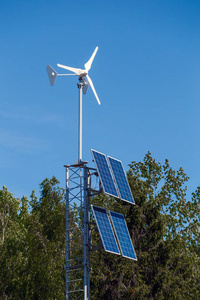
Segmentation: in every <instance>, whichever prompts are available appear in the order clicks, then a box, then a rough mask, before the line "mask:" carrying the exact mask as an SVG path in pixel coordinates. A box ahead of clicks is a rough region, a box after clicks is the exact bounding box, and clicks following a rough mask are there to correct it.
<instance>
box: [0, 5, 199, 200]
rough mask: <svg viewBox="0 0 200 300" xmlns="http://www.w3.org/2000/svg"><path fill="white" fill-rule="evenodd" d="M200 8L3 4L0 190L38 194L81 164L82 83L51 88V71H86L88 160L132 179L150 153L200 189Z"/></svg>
mask: <svg viewBox="0 0 200 300" xmlns="http://www.w3.org/2000/svg"><path fill="white" fill-rule="evenodd" d="M199 16H200V1H193V0H187V1H185V0H179V1H176V0H171V1H170V0H168V1H165V0H163V1H160V0H157V1H156V0H155V1H153V0H146V1H143V0H137V1H136V0H129V1H128V0H124V1H116V0H115V1H105V0H102V1H91V0H88V1H69V0H68V1H67V0H66V1H61V0H57V1H55V0H54V1H51V0H49V1H41V0H40V1H25V0H24V1H22V0H18V1H6V0H1V1H0V37H1V47H0V53H1V55H0V66H1V72H0V183H1V187H0V188H2V186H3V185H5V186H6V187H8V189H9V191H10V192H12V193H13V194H14V196H16V197H22V195H25V196H27V197H29V196H30V194H31V191H32V189H36V193H37V195H39V183H41V181H42V180H43V179H45V178H46V177H48V178H51V177H52V176H53V175H55V176H56V177H57V178H58V179H59V180H60V182H61V186H63V187H64V183H65V169H64V167H63V165H64V164H73V163H74V162H75V161H76V160H77V156H78V142H77V140H78V123H77V122H78V89H77V86H76V84H77V77H76V76H71V77H59V78H57V81H56V84H55V86H53V87H50V84H49V81H48V77H47V73H46V65H48V64H51V65H52V66H53V67H55V69H56V70H57V71H61V69H60V70H59V68H58V67H57V66H56V64H57V63H60V64H65V65H68V66H72V67H81V68H82V67H83V66H84V63H85V62H86V61H87V60H88V59H89V57H90V56H91V54H92V52H93V51H94V49H95V47H96V46H99V51H98V52H97V55H96V57H95V60H94V62H93V65H92V68H91V70H90V73H89V74H90V77H91V78H92V80H93V83H94V86H95V88H96V91H97V93H98V96H99V98H100V100H101V103H102V105H101V106H99V105H98V104H97V102H96V100H95V98H94V95H93V93H92V91H91V89H89V90H88V93H87V95H86V96H84V98H83V159H84V160H87V161H89V165H90V166H94V165H93V163H92V161H91V158H92V157H91V154H90V149H91V148H93V149H95V150H98V151H100V152H103V153H105V154H107V155H110V156H112V157H116V158H118V159H121V160H122V161H123V163H124V167H125V169H126V170H128V164H129V163H131V161H133V160H136V161H141V160H142V159H143V157H144V155H145V154H146V153H147V152H148V151H151V153H152V155H153V157H154V158H155V159H156V160H157V161H160V162H161V163H164V161H165V158H168V159H169V161H170V164H171V166H172V167H173V168H175V169H177V168H179V167H180V166H182V167H183V168H184V170H185V172H186V173H187V175H188V176H190V181H189V182H188V190H189V193H191V192H192V191H194V190H195V189H196V187H197V186H198V185H200V155H199V154H200V139H199V132H200V118H199V116H200V38H199V37H200V17H199Z"/></svg>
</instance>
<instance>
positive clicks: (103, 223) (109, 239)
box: [91, 205, 120, 255]
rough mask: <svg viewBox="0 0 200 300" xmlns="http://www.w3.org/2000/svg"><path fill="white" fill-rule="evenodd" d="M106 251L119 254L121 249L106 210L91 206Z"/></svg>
mask: <svg viewBox="0 0 200 300" xmlns="http://www.w3.org/2000/svg"><path fill="white" fill-rule="evenodd" d="M91 207H92V211H93V214H94V217H95V220H96V223H97V227H98V230H99V233H100V236H101V240H102V243H103V246H104V249H105V251H107V252H112V253H115V254H119V255H120V252H119V248H118V246H117V242H116V239H115V236H114V233H113V230H112V227H111V223H110V220H109V218H108V214H107V211H106V209H105V208H101V207H97V206H94V205H91Z"/></svg>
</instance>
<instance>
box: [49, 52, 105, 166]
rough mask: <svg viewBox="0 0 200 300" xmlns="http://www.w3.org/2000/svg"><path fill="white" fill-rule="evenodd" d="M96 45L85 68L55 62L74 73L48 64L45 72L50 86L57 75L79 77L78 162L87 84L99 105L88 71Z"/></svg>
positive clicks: (80, 157) (79, 161) (80, 151)
mask: <svg viewBox="0 0 200 300" xmlns="http://www.w3.org/2000/svg"><path fill="white" fill-rule="evenodd" d="M97 50H98V47H96V48H95V50H94V52H93V54H92V56H91V57H90V59H89V60H88V61H87V62H86V63H85V65H84V67H85V69H79V68H72V67H68V66H65V65H61V64H57V66H58V67H60V68H63V69H65V70H68V71H71V72H73V73H75V74H58V73H57V72H56V71H55V70H54V69H53V68H52V67H51V66H50V65H48V66H47V67H46V69H47V73H48V76H49V81H50V84H51V86H53V85H54V83H55V81H56V77H57V76H70V75H77V76H78V77H79V83H78V88H79V146H78V148H79V150H78V163H81V161H82V92H83V94H84V95H85V94H86V93H87V90H88V85H90V86H91V89H92V91H93V93H94V95H95V98H96V100H97V102H98V104H99V105H100V104H101V102H100V100H99V97H98V95H97V93H96V90H95V88H94V85H93V82H92V79H91V78H90V77H89V75H88V72H89V70H90V69H91V66H92V63H93V60H94V57H95V55H96V53H97Z"/></svg>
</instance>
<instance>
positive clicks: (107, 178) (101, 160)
mask: <svg viewBox="0 0 200 300" xmlns="http://www.w3.org/2000/svg"><path fill="white" fill-rule="evenodd" d="M91 152H92V156H93V158H94V162H95V165H96V168H97V171H98V174H99V177H100V180H101V183H102V186H103V190H104V193H105V194H108V195H110V196H114V197H117V198H118V197H119V196H118V194H117V189H116V187H115V184H114V182H113V178H112V174H111V171H110V169H109V166H108V162H107V159H106V156H105V154H103V153H100V152H97V151H95V150H91Z"/></svg>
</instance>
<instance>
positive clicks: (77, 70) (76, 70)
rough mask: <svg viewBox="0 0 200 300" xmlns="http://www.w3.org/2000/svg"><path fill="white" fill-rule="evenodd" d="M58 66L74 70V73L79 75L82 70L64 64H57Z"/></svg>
mask: <svg viewBox="0 0 200 300" xmlns="http://www.w3.org/2000/svg"><path fill="white" fill-rule="evenodd" d="M57 66H58V67H60V68H63V69H66V70H69V71H72V72H74V73H75V74H76V75H80V74H81V73H82V72H83V70H82V69H78V68H72V67H67V66H64V65H60V64H57Z"/></svg>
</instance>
